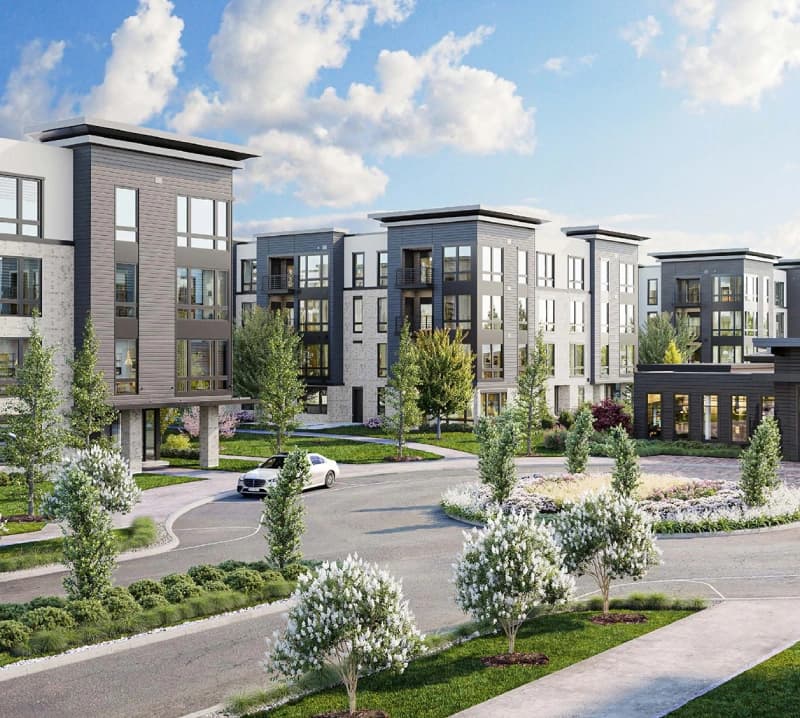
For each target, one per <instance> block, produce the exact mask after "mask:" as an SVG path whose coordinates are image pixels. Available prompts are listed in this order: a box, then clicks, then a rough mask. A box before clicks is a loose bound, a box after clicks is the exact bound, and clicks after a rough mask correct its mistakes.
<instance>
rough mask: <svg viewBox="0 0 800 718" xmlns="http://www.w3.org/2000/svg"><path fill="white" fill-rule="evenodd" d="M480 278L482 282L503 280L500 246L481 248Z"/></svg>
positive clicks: (501, 250)
mask: <svg viewBox="0 0 800 718" xmlns="http://www.w3.org/2000/svg"><path fill="white" fill-rule="evenodd" d="M481 265H482V267H481V268H482V274H481V278H482V279H483V281H484V282H502V281H503V249H502V247H482V248H481Z"/></svg>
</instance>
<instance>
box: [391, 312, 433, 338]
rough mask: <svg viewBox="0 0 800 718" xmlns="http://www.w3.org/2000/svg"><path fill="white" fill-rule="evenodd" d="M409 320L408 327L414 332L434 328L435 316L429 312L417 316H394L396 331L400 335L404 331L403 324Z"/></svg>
mask: <svg viewBox="0 0 800 718" xmlns="http://www.w3.org/2000/svg"><path fill="white" fill-rule="evenodd" d="M406 320H408V328H409V330H410V331H411V333H412V334H414V333H415V332H420V331H426V330H430V329H433V317H432V316H430V315H429V314H426V315H425V316H422V315H419V314H418V315H417V316H415V317H395V318H394V333H395V335H397V336H400V332H402V331H403V324H404V323H405V322H406Z"/></svg>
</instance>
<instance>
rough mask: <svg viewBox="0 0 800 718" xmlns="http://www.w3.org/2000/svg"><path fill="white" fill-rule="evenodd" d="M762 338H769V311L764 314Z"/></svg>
mask: <svg viewBox="0 0 800 718" xmlns="http://www.w3.org/2000/svg"><path fill="white" fill-rule="evenodd" d="M764 336H765V337H768V336H769V309H767V311H766V312H764Z"/></svg>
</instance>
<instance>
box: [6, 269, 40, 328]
mask: <svg viewBox="0 0 800 718" xmlns="http://www.w3.org/2000/svg"><path fill="white" fill-rule="evenodd" d="M41 309H42V260H41V259H29V258H26V257H0V315H3V316H25V317H29V316H31V315H32V314H33V311H34V310H37V311H39V312H41Z"/></svg>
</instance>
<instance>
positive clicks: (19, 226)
mask: <svg viewBox="0 0 800 718" xmlns="http://www.w3.org/2000/svg"><path fill="white" fill-rule="evenodd" d="M41 192H42V183H41V182H40V181H39V180H36V179H28V178H25V177H8V176H6V175H3V176H0V234H18V235H22V236H25V237H41V236H42V223H41Z"/></svg>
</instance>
